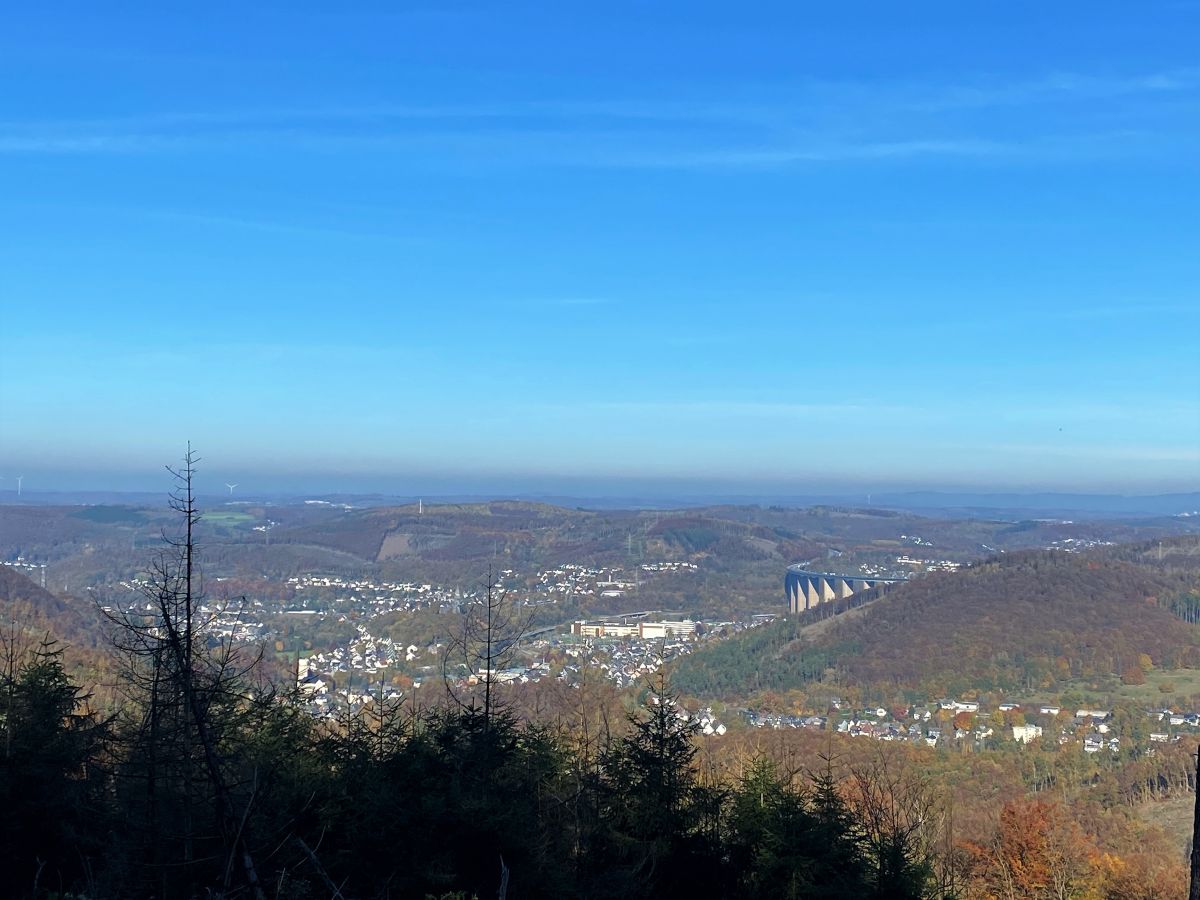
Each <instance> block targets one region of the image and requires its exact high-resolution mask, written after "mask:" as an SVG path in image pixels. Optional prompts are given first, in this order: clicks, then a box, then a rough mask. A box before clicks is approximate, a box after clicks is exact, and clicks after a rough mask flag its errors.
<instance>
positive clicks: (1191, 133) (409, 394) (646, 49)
mask: <svg viewBox="0 0 1200 900" xmlns="http://www.w3.org/2000/svg"><path fill="white" fill-rule="evenodd" d="M795 7H796V5H795V4H772V5H767V6H765V7H764V6H760V7H757V8H756V9H755V10H754V11H745V10H740V11H733V10H731V9H730V8H729V7H728V6H727V5H715V4H714V5H705V4H701V5H695V4H688V5H686V6H684V5H682V4H667V5H665V6H664V5H660V6H656V7H654V8H652V9H645V8H642V9H639V8H635V7H617V8H612V7H606V8H604V9H603V10H600V9H595V10H587V9H574V8H573V9H570V10H568V9H567V8H565V7H563V6H562V5H559V4H549V3H541V4H518V5H506V6H505V7H504V8H503V9H499V8H496V9H494V10H488V9H483V8H477V7H472V6H466V5H463V6H460V5H455V4H447V5H439V6H438V7H437V8H436V9H434V8H429V9H423V10H410V11H402V12H400V11H396V10H395V9H394V7H393V6H392V5H388V4H377V5H372V4H366V5H363V4H359V5H356V9H355V11H353V12H348V11H345V10H343V9H342V8H340V7H339V6H337V5H334V4H327V5H323V4H310V5H306V6H305V7H304V8H303V9H299V10H288V11H286V13H285V12H282V11H280V10H270V11H268V10H248V9H234V8H212V7H204V8H203V14H201V9H200V8H199V7H196V8H194V9H192V10H185V9H183V8H170V9H167V8H163V7H161V6H158V5H153V6H152V5H149V4H146V5H144V6H143V5H138V4H135V5H131V6H125V7H122V9H121V10H120V11H119V12H117V11H113V10H110V9H106V10H103V11H101V10H99V9H95V8H91V7H88V6H86V5H79V6H78V7H76V8H75V9H74V10H73V12H71V14H70V15H63V14H62V13H61V11H58V12H55V13H54V14H51V12H49V11H44V10H39V9H37V8H36V7H29V8H26V9H20V10H14V11H13V12H12V13H11V14H10V16H9V17H8V21H7V25H6V28H5V29H4V31H3V33H2V34H0V77H3V79H4V81H5V83H6V84H7V85H9V86H10V89H9V90H7V91H5V92H4V94H3V96H0V192H2V193H3V196H4V197H5V203H4V204H3V205H0V297H2V298H3V300H4V310H5V313H4V317H3V322H0V328H2V329H3V348H4V352H3V353H2V354H0V475H3V476H5V480H4V481H0V491H10V490H11V489H12V487H13V483H12V479H13V478H15V477H16V476H17V475H24V476H25V477H26V479H27V481H26V485H27V486H28V487H30V488H33V487H34V486H40V487H41V488H42V489H48V490H53V489H60V488H66V489H75V490H77V489H81V488H83V487H85V486H91V487H95V488H96V489H113V488H116V487H118V486H121V487H124V488H129V489H144V490H153V489H154V488H155V486H156V485H157V484H158V483H159V480H158V479H159V477H160V473H161V466H162V465H163V464H165V463H171V462H174V461H176V460H177V459H178V457H179V455H180V453H181V450H182V447H183V444H184V442H185V441H187V440H189V439H190V440H191V441H192V442H193V443H194V445H195V446H196V447H197V448H198V449H199V451H200V452H201V455H202V456H203V457H205V460H206V465H207V466H208V467H209V472H211V474H212V475H213V477H217V478H221V479H227V480H230V481H239V480H240V481H247V482H253V481H254V480H255V479H258V481H259V483H261V484H267V483H270V484H273V485H276V486H277V487H275V488H273V489H280V486H282V485H284V484H290V485H292V486H294V488H295V489H297V490H300V489H307V488H312V489H319V490H326V491H331V490H339V489H340V490H347V491H354V490H379V491H388V490H393V489H394V487H392V486H396V485H401V484H403V485H405V486H406V487H407V486H408V485H413V486H414V487H413V488H412V490H413V491H414V492H420V485H421V484H431V483H437V484H447V485H449V484H456V483H457V484H463V485H466V484H472V485H477V486H480V487H483V486H486V485H491V486H492V487H491V489H490V490H482V491H477V490H476V489H475V488H464V489H463V490H461V491H442V492H444V493H512V492H513V490H528V491H529V492H531V493H532V492H540V493H556V492H557V493H562V492H563V490H562V486H564V485H576V486H578V487H577V488H576V489H575V491H574V492H575V493H585V494H586V493H595V492H596V491H597V490H609V491H612V492H617V493H627V492H628V491H629V487H630V486H631V485H636V484H645V485H649V486H654V485H658V486H660V487H661V488H662V490H663V492H665V493H669V492H670V491H672V490H675V489H676V488H673V487H672V486H673V485H681V484H690V485H694V486H696V487H697V489H700V490H707V491H713V492H720V493H740V492H744V493H761V492H763V488H764V487H769V490H770V491H772V492H794V493H810V492H822V491H826V490H831V491H838V492H843V491H848V490H862V491H864V492H865V491H867V490H871V489H872V488H873V487H875V488H882V487H887V488H889V489H905V488H972V489H982V490H1010V489H1018V490H1045V489H1052V490H1072V491H1099V492H1116V493H1130V492H1144V493H1150V492H1170V491H1188V490H1196V489H1197V488H1200V349H1198V347H1197V338H1196V335H1197V334H1198V333H1200V303H1198V302H1197V300H1196V297H1195V285H1196V284H1197V283H1200V277H1198V276H1200V254H1196V253H1195V248H1196V246H1198V245H1200V241H1198V240H1197V239H1198V238H1200V220H1198V219H1197V217H1196V215H1195V210H1196V209H1197V208H1200V170H1198V169H1197V165H1196V160H1197V159H1200V152H1198V151H1200V115H1197V113H1198V112H1200V68H1197V67H1196V65H1195V62H1194V58H1195V56H1194V49H1195V46H1196V45H1197V43H1198V42H1200V8H1198V7H1196V6H1195V5H1189V4H1180V3H1162V4H1155V3H1151V4H1140V5H1138V6H1137V7H1122V6H1118V5H1114V6H1112V7H1106V8H1104V9H1103V10H1102V11H1098V10H1097V8H1096V7H1095V5H1094V4H1088V5H1084V4H1081V3H1080V4H1072V3H1068V4H1055V5H1053V7H1052V8H1047V7H1046V6H1045V5H1044V4H1034V3H1018V4H1008V5H1005V6H1003V7H989V8H982V7H964V6H963V5H961V4H933V5H927V6H922V7H918V8H908V7H906V8H899V7H897V8H895V9H873V10H871V18H867V16H866V15H865V14H864V12H863V10H861V9H837V8H821V9H816V8H807V7H801V8H795ZM339 479H340V481H339ZM339 484H344V485H348V486H347V487H340V488H339V487H338V485H339ZM372 485H374V487H372ZM514 486H515V487H514ZM605 486H608V487H605ZM539 487H540V488H541V490H540V491H539ZM739 488H741V489H742V490H739Z"/></svg>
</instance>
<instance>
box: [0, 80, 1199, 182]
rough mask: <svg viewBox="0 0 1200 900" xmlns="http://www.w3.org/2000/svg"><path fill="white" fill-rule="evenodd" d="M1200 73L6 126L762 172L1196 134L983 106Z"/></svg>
mask: <svg viewBox="0 0 1200 900" xmlns="http://www.w3.org/2000/svg"><path fill="white" fill-rule="evenodd" d="M1197 89H1200V70H1191V69H1188V70H1175V71H1163V72H1151V73H1142V74H1135V75H1131V76H1127V77H1097V76H1090V75H1082V74H1070V73H1066V74H1055V75H1050V76H1046V77H1043V78H1040V79H1033V80H1029V81H1025V82H1012V83H1005V84H979V85H968V86H962V85H950V86H939V85H914V84H910V85H899V86H880V85H878V84H873V85H870V86H869V87H868V86H867V85H855V84H839V83H806V84H801V85H798V86H796V87H795V88H794V89H789V88H786V87H784V88H782V89H781V88H775V89H772V90H770V91H758V92H748V94H749V96H748V97H743V98H740V99H738V100H730V99H728V98H724V99H708V100H705V99H695V98H685V99H673V100H665V99H661V98H647V99H638V98H615V99H611V100H603V99H600V100H597V99H578V100H573V99H569V98H568V99H527V100H506V101H497V102H489V103H468V104H420V103H409V104H404V103H400V104H353V105H341V106H339V105H326V106H315V107H311V108H308V107H277V108H256V109H243V110H227V111H221V110H216V111H194V112H162V113H147V114H140V115H130V116H125V117H107V118H84V119H73V120H61V119H60V120H37V119H31V120H22V121H13V120H9V121H7V122H4V123H0V153H4V154H46V155H56V154H57V155H64V154H80V155H84V154H90V155H103V154H151V153H171V152H176V153H188V152H199V151H211V152H220V151H229V152H240V151H249V152H253V151H256V150H263V149H272V150H285V151H300V152H360V153H371V152H408V153H412V154H424V155H425V156H427V157H428V159H427V162H428V163H429V164H430V165H445V166H453V165H455V164H464V163H465V164H469V165H472V166H495V165H512V164H529V165H563V166H580V167H609V168H649V169H653V168H680V169H755V168H758V169H763V168H787V167H796V166H804V165H821V164H835V163H869V162H889V161H890V162H903V161H907V160H920V159H954V158H957V159H963V160H972V159H974V160H994V161H1019V160H1023V159H1034V160H1038V161H1054V160H1071V159H1081V158H1082V159H1089V158H1096V157H1102V156H1104V155H1126V154H1133V153H1142V152H1148V151H1153V150H1154V148H1155V146H1156V144H1158V143H1163V142H1166V143H1178V142H1179V141H1180V140H1191V141H1192V143H1194V137H1195V135H1194V134H1192V132H1191V131H1189V129H1188V128H1187V127H1186V124H1184V123H1179V122H1176V121H1175V120H1174V119H1170V118H1169V117H1168V118H1167V120H1166V122H1165V123H1160V126H1159V127H1158V128H1157V129H1156V130H1150V131H1148V130H1146V128H1147V126H1145V124H1144V123H1137V127H1133V125H1132V124H1131V127H1130V128H1128V129H1119V128H1117V129H1113V128H1110V129H1108V130H1106V131H1103V132H1098V131H1096V130H1095V128H1094V127H1083V126H1080V127H1077V128H1072V127H1071V123H1070V122H1069V121H1060V120H1057V119H1056V120H1054V121H1053V123H1052V127H1053V128H1054V129H1055V130H1054V131H1052V132H1048V131H1045V130H1042V129H1044V128H1045V127H1046V125H1047V124H1051V123H1037V122H1035V123H1032V124H1030V123H1027V122H1023V121H1022V122H1021V123H1019V126H1020V127H1015V125H1016V123H1006V121H1005V119H1004V116H1001V117H1000V121H999V123H998V122H996V121H993V119H994V118H995V117H993V116H987V117H984V118H982V119H981V118H980V116H979V113H980V111H986V110H989V109H995V110H999V111H1000V112H1003V109H1002V108H1004V107H1017V106H1023V105H1028V104H1042V103H1045V102H1047V101H1056V102H1058V101H1061V102H1063V103H1080V102H1087V101H1092V100H1096V99H1112V98H1119V97H1129V96H1133V95H1146V96H1157V95H1172V96H1178V95H1190V94H1193V93H1195V92H1196V91H1197Z"/></svg>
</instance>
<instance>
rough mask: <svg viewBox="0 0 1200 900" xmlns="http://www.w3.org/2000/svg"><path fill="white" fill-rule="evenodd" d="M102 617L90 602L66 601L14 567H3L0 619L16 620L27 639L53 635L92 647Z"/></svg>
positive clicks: (0, 586) (2, 620) (6, 624)
mask: <svg viewBox="0 0 1200 900" xmlns="http://www.w3.org/2000/svg"><path fill="white" fill-rule="evenodd" d="M99 620H100V617H99V615H98V614H97V613H96V611H95V610H94V608H93V607H92V606H91V605H90V604H88V603H81V602H79V601H68V600H64V599H63V598H61V597H58V596H57V595H55V594H52V593H51V592H50V591H47V590H45V589H44V588H42V587H40V586H39V585H37V584H36V583H34V582H33V581H31V580H30V579H29V578H27V577H26V576H25V575H23V574H21V573H20V572H18V571H17V570H16V569H14V568H12V567H11V566H0V622H2V623H4V624H5V626H6V627H7V626H8V624H9V623H15V626H16V627H18V628H19V629H20V630H21V632H22V640H23V641H24V642H28V641H30V640H33V641H37V640H40V639H41V638H42V637H45V636H46V635H47V634H53V635H54V638H55V639H56V640H58V641H60V642H62V643H65V644H69V645H71V646H73V647H76V648H92V647H95V646H96V645H97V643H98V640H99V637H100V630H99Z"/></svg>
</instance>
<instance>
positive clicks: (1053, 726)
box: [746, 699, 1200, 754]
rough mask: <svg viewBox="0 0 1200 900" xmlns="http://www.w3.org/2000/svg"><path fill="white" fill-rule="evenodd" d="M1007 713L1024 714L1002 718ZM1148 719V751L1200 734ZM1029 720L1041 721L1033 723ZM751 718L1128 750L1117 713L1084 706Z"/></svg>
mask: <svg viewBox="0 0 1200 900" xmlns="http://www.w3.org/2000/svg"><path fill="white" fill-rule="evenodd" d="M964 713H965V714H966V715H961V714H964ZM1004 713H1019V714H1020V715H1010V716H1004V715H1000V714H1004ZM1148 715H1149V717H1150V718H1151V719H1153V720H1155V721H1156V722H1159V723H1162V725H1161V726H1159V730H1155V731H1151V732H1150V733H1149V747H1147V748H1144V749H1148V751H1149V752H1153V745H1154V744H1161V743H1168V742H1173V741H1178V740H1180V739H1182V737H1183V734H1184V733H1194V731H1196V730H1200V713H1194V712H1174V711H1171V710H1152V711H1150V712H1149V714H1148ZM1026 716H1028V717H1029V719H1038V720H1039V721H1029V720H1027V719H1026ZM746 718H747V721H748V723H749V724H750V725H751V726H753V727H756V728H776V729H779V728H806V729H812V730H816V731H826V730H833V731H836V732H838V733H839V734H845V735H849V736H852V737H868V738H873V739H874V740H879V741H903V742H907V743H911V744H926V745H928V746H930V747H937V746H946V745H958V744H960V743H962V742H970V743H972V744H973V745H975V746H976V747H983V746H985V745H986V744H987V743H989V742H992V741H1000V740H1005V739H1011V740H1013V741H1016V742H1017V743H1020V744H1025V745H1028V744H1035V743H1038V744H1040V743H1042V741H1043V739H1044V736H1045V735H1046V733H1047V732H1049V733H1052V734H1054V733H1056V737H1055V741H1056V742H1057V743H1058V744H1059V745H1060V746H1063V745H1068V744H1076V745H1078V746H1079V747H1080V748H1081V749H1082V750H1083V752H1084V753H1101V752H1104V753H1112V754H1116V753H1119V752H1120V751H1121V749H1122V746H1123V745H1122V741H1121V736H1120V735H1119V734H1117V733H1116V730H1115V727H1114V723H1113V711H1112V710H1110V709H1098V708H1080V709H1076V710H1075V711H1074V712H1073V713H1072V712H1071V711H1070V710H1064V709H1063V708H1062V707H1061V706H1059V705H1056V704H1053V703H1045V704H1029V705H1027V706H1026V705H1023V704H1019V703H1000V704H997V706H996V707H995V709H994V710H981V709H980V704H979V703H978V702H977V701H975V700H939V701H938V702H937V703H936V704H932V705H929V706H922V705H916V706H912V707H910V708H908V709H907V710H906V711H905V712H904V713H903V714H899V711H896V712H895V713H893V712H889V711H888V710H887V709H884V708H883V707H877V708H874V709H870V708H868V709H861V710H850V709H846V708H845V707H844V705H843V704H842V703H841V701H840V700H837V699H834V700H832V701H831V703H830V710H829V714H828V715H815V714H808V715H802V714H784V713H772V712H763V711H750V712H748V713H747V715H746ZM1185 729H1187V731H1185Z"/></svg>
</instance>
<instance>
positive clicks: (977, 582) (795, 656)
mask: <svg viewBox="0 0 1200 900" xmlns="http://www.w3.org/2000/svg"><path fill="white" fill-rule="evenodd" d="M1193 543H1194V542H1193ZM1176 549H1178V548H1176ZM1198 587H1200V577H1198V575H1197V572H1196V570H1195V568H1193V567H1191V566H1188V565H1154V564H1151V563H1149V562H1146V561H1143V560H1142V557H1141V556H1139V554H1137V553H1135V552H1131V551H1130V550H1128V549H1122V550H1121V551H1113V550H1109V551H1104V552H1099V553H1092V554H1068V553H1059V552H1045V551H1030V552H1022V553H1013V554H1008V555H1006V556H1004V557H1001V558H999V559H995V560H990V561H987V562H984V563H980V564H978V565H975V566H972V567H970V568H967V569H963V570H961V571H959V572H955V573H946V574H934V575H928V576H924V577H921V578H917V579H914V580H913V581H911V582H909V583H907V584H905V585H902V586H901V587H899V588H897V589H896V590H894V591H893V592H892V593H890V594H888V595H887V596H885V597H884V598H882V599H880V600H878V601H876V602H875V603H873V604H871V605H870V606H868V607H866V608H864V609H863V610H862V611H861V612H860V613H858V614H856V615H854V616H852V617H847V618H846V619H845V620H842V621H838V622H835V623H834V624H833V626H832V627H831V628H829V629H827V630H825V631H823V632H822V633H821V634H820V635H819V636H818V637H815V638H811V639H809V638H806V637H805V635H806V631H805V629H804V628H803V627H801V625H802V623H800V622H797V621H796V620H788V621H784V622H779V623H775V624H773V625H770V626H767V627H765V628H762V629H757V630H755V631H751V632H748V633H747V634H745V635H742V636H739V637H737V638H735V639H733V640H730V641H726V642H723V643H721V644H718V645H715V646H713V647H712V648H710V649H707V650H705V651H702V652H700V653H697V654H694V655H693V656H692V657H689V658H688V659H686V660H685V661H683V662H682V663H681V664H680V666H679V669H678V671H677V673H676V684H677V686H678V687H679V688H681V689H682V690H684V691H686V692H688V693H694V694H701V695H703V694H711V695H724V696H742V697H744V696H748V695H751V694H753V693H755V692H757V691H759V690H767V689H769V690H787V689H791V688H796V687H800V686H802V685H803V684H805V683H807V682H811V681H815V680H820V679H822V678H824V677H827V676H829V675H832V674H833V673H836V676H837V679H838V681H839V683H841V684H852V685H853V684H857V685H862V686H870V687H875V688H880V689H893V690H894V689H912V690H917V691H920V692H921V693H924V694H926V695H927V696H944V695H949V694H954V693H957V692H960V691H964V690H968V689H972V688H974V689H978V690H1001V691H1004V690H1027V691H1032V690H1039V689H1050V688H1054V687H1056V686H1059V685H1061V684H1063V683H1064V682H1067V681H1069V680H1071V679H1074V678H1081V677H1082V678H1087V677H1093V676H1097V675H1108V674H1121V673H1122V672H1123V671H1125V670H1126V669H1127V668H1128V667H1130V666H1134V665H1137V663H1138V661H1139V659H1141V658H1142V655H1143V654H1144V655H1145V656H1148V657H1149V659H1150V661H1151V662H1152V663H1153V665H1155V666H1158V667H1163V668H1178V667H1194V666H1200V647H1198V646H1197V639H1198V637H1200V630H1198V629H1197V627H1196V626H1194V625H1190V624H1187V623H1185V622H1184V621H1183V619H1182V618H1181V617H1180V616H1179V615H1177V614H1176V613H1177V612H1178V611H1179V610H1180V609H1181V608H1185V607H1186V606H1187V602H1186V600H1187V598H1189V597H1190V596H1192V595H1193V594H1194V592H1196V591H1197V588H1198Z"/></svg>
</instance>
